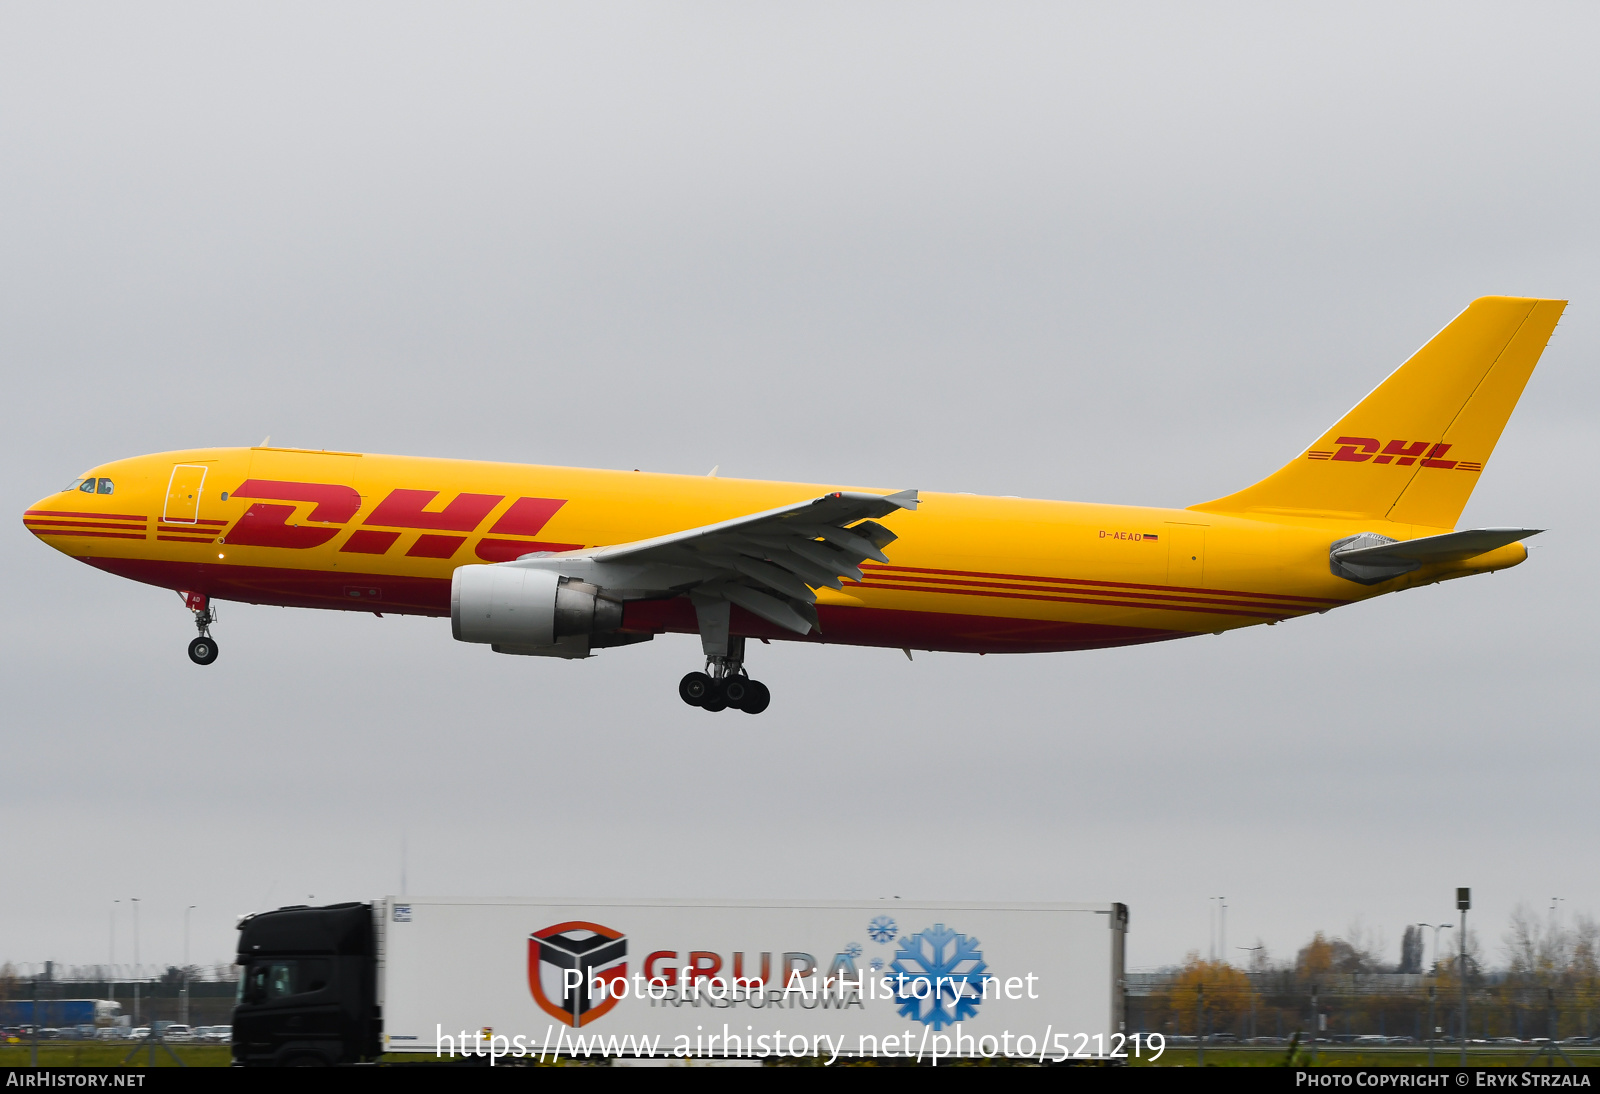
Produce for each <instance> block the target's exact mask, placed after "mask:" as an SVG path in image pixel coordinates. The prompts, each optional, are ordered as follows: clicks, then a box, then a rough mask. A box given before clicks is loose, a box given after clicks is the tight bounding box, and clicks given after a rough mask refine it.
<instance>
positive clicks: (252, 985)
mask: <svg viewBox="0 0 1600 1094" xmlns="http://www.w3.org/2000/svg"><path fill="white" fill-rule="evenodd" d="M331 968H332V963H331V962H329V961H328V960H327V959H326V958H317V957H312V958H297V959H293V960H276V961H262V962H260V963H259V964H255V965H251V966H250V975H249V976H248V977H246V978H245V979H244V980H241V981H240V993H241V994H240V998H241V1000H242V999H245V998H248V999H250V1000H251V1001H252V1002H256V1003H265V1002H269V1001H271V1000H273V999H284V998H287V997H289V996H291V995H305V994H307V993H309V992H314V991H321V990H322V989H323V988H325V987H327V986H328V978H329V973H330V971H331Z"/></svg>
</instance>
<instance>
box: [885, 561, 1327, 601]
mask: <svg viewBox="0 0 1600 1094" xmlns="http://www.w3.org/2000/svg"><path fill="white" fill-rule="evenodd" d="M861 569H862V570H864V571H865V570H884V571H888V570H895V571H900V572H903V573H908V574H947V575H949V576H951V577H981V578H1000V579H1001V580H1004V581H1044V582H1048V583H1050V584H1052V585H1092V586H1096V587H1099V588H1107V589H1151V590H1153V591H1155V592H1163V593H1197V594H1199V595H1201V596H1248V597H1253V598H1254V599H1257V600H1293V601H1299V602H1301V603H1305V604H1348V603H1350V601H1348V600H1330V599H1328V598H1327V597H1323V596H1290V595H1289V594H1288V593H1251V592H1245V591H1244V590H1242V589H1196V588H1194V587H1193V586H1191V585H1140V584H1137V583H1135V582H1132V581H1095V580H1092V579H1090V578H1086V577H1039V576H1034V575H1030V574H991V573H985V572H984V571H982V570H935V569H930V568H928V567H926V566H884V565H882V564H880V563H875V562H867V563H863V564H862V566H861Z"/></svg>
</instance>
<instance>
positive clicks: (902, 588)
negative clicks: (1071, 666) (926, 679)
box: [844, 581, 1310, 619]
mask: <svg viewBox="0 0 1600 1094" xmlns="http://www.w3.org/2000/svg"><path fill="white" fill-rule="evenodd" d="M844 587H845V588H846V589H890V590H893V591H895V592H905V593H950V594H952V595H955V596H991V597H998V598H1000V599H1002V600H1049V601H1054V602H1056V603H1060V604H1097V605H1101V606H1104V607H1111V608H1144V609H1146V610H1148V611H1157V612H1198V613H1200V614H1201V615H1243V616H1249V617H1250V618H1252V619H1283V618H1285V614H1286V613H1284V612H1281V611H1280V612H1241V611H1235V610H1234V609H1232V608H1210V607H1190V606H1189V605H1186V604H1152V603H1150V602H1149V601H1147V600H1102V599H1099V598H1096V597H1088V596H1041V595H1040V594H1038V593H996V592H989V591H987V590H984V589H930V588H928V587H927V586H926V585H889V584H886V583H884V582H881V581H874V582H873V583H872V584H870V585H860V584H857V583H856V582H854V581H847V582H845V585H844ZM1262 607H1266V605H1262ZM1297 610H1299V611H1309V610H1310V609H1309V608H1301V609H1297Z"/></svg>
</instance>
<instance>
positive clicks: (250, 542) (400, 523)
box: [224, 479, 583, 562]
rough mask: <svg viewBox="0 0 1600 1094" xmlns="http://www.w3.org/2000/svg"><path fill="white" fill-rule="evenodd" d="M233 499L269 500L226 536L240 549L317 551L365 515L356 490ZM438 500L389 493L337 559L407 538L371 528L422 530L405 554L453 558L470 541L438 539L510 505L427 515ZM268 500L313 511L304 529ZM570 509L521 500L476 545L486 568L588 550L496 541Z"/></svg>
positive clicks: (268, 484) (251, 482)
mask: <svg viewBox="0 0 1600 1094" xmlns="http://www.w3.org/2000/svg"><path fill="white" fill-rule="evenodd" d="M231 496H232V497H235V498H250V499H257V498H260V499H265V500H262V501H256V502H255V504H253V505H251V506H250V508H249V509H247V510H245V514H244V516H242V517H240V518H239V520H238V523H236V524H235V525H234V526H233V527H232V528H230V529H228V532H227V535H226V536H225V537H224V538H225V539H226V541H227V542H228V543H230V544H232V545H234V546H239V547H285V548H288V549H290V550H300V551H303V550H306V549H308V548H311V547H320V546H322V545H323V544H325V543H327V542H329V541H330V540H332V539H333V538H334V537H335V536H337V535H338V534H339V533H340V532H342V531H343V530H344V525H345V523H346V522H347V521H349V520H350V519H351V518H352V517H354V516H355V515H356V512H357V511H358V510H359V509H360V508H361V495H360V494H358V493H357V492H356V491H355V490H354V488H352V487H349V486H344V485H342V484H336V483H320V482H282V481H278V480H274V479H247V480H246V481H245V482H244V483H242V484H241V485H240V486H239V488H238V489H237V490H234V491H232V494H231ZM438 496H439V491H437V490H392V491H390V492H389V495H388V496H387V497H385V498H384V499H383V500H382V501H380V502H379V503H378V504H377V507H376V508H374V509H373V510H372V512H371V513H369V514H368V515H367V518H366V519H365V520H363V521H362V522H361V523H362V525H363V527H361V528H358V529H357V530H356V531H354V532H351V533H350V538H348V539H347V540H345V542H344V543H343V545H341V546H340V548H339V550H340V552H341V553H349V554H358V555H381V554H386V553H388V551H389V548H391V547H393V546H394V544H395V542H396V541H397V540H398V539H399V538H400V536H401V535H402V533H401V532H393V531H378V530H375V529H373V528H368V527H366V526H367V525H377V526H378V527H379V528H405V529H421V530H423V534H422V535H419V536H418V537H417V538H416V542H414V543H412V544H411V546H410V548H409V549H407V551H406V555H407V556H408V557H411V558H451V557H453V556H454V555H455V553H456V551H458V550H459V549H460V548H461V545H462V544H463V543H465V542H466V541H467V535H446V534H441V533H448V532H457V533H467V534H471V533H473V532H476V531H477V530H478V527H479V526H480V525H481V524H482V523H483V521H484V519H485V518H486V517H488V515H489V514H490V513H491V512H493V511H494V509H495V507H496V506H498V505H499V504H500V503H501V502H502V501H504V500H505V499H506V496H505V495H504V494H458V495H457V496H456V497H455V499H454V500H452V501H451V502H450V503H449V504H448V505H446V506H444V507H443V508H441V509H436V510H431V511H430V510H429V508H428V507H429V506H430V505H432V504H433V502H434V499H436V498H437V497H438ZM269 501H279V502H295V503H300V504H304V503H308V502H309V503H312V505H313V507H312V509H311V511H310V512H309V513H308V514H306V516H305V517H304V518H303V519H304V520H305V521H306V522H307V523H305V524H301V523H299V522H298V521H291V518H293V517H294V514H295V510H296V508H297V505H271V504H268V502H269ZM566 503H567V502H566V499H565V498H518V499H516V500H515V501H513V502H512V503H511V506H510V508H508V509H507V510H506V511H505V512H504V513H502V514H501V515H500V519H499V520H497V521H495V523H494V526H493V527H492V528H490V529H489V534H488V536H486V537H484V538H483V539H481V540H479V541H478V543H477V545H476V547H475V548H474V553H476V554H477V556H478V557H479V558H481V559H483V560H484V561H485V562H508V561H510V560H511V559H514V558H517V557H518V556H520V555H526V554H530V553H532V552H534V551H573V550H576V549H577V548H579V547H581V546H583V545H582V544H581V543H543V542H539V541H536V540H532V539H500V538H492V537H498V536H536V535H538V534H539V532H540V531H541V530H543V528H544V526H545V525H546V524H547V523H549V521H550V518H551V517H553V516H555V514H556V510H558V509H560V508H561V507H562V506H563V505H565V504H566Z"/></svg>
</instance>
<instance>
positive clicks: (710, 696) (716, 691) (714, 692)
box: [700, 680, 728, 712]
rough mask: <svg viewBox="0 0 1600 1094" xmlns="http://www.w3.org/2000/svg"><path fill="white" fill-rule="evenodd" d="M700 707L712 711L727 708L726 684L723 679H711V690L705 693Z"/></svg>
mask: <svg viewBox="0 0 1600 1094" xmlns="http://www.w3.org/2000/svg"><path fill="white" fill-rule="evenodd" d="M700 709H701V710H709V711H712V712H716V711H719V710H727V709H728V695H727V684H726V683H725V682H724V681H722V680H713V681H711V690H710V691H709V692H707V693H706V697H705V699H704V700H703V701H702V702H701V703H700Z"/></svg>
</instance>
